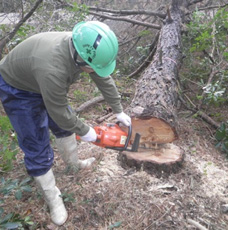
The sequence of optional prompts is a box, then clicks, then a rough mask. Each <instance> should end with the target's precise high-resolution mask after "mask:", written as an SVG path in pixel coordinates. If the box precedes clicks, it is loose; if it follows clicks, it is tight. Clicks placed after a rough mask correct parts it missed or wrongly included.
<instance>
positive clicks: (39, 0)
mask: <svg viewBox="0 0 228 230" xmlns="http://www.w3.org/2000/svg"><path fill="white" fill-rule="evenodd" d="M42 2H43V0H37V1H36V2H35V5H34V6H33V8H31V10H30V11H29V12H28V13H27V14H26V15H25V16H24V17H23V18H22V19H21V20H20V21H19V22H18V23H17V24H16V25H15V27H14V29H13V30H12V31H11V32H10V33H8V34H7V35H6V36H5V37H4V38H3V39H2V40H1V41H0V59H2V50H3V49H4V47H5V45H6V44H7V42H9V41H10V40H11V39H12V38H13V37H14V35H15V34H16V33H17V31H18V30H19V28H20V27H21V26H22V25H23V23H24V22H26V21H27V20H28V19H29V18H30V17H31V16H32V15H33V13H34V12H35V11H36V9H37V8H38V7H39V5H40V4H41V3H42Z"/></svg>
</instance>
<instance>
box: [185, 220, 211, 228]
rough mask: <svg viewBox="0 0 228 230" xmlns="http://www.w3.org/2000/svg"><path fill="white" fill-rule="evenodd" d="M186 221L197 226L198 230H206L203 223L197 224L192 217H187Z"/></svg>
mask: <svg viewBox="0 0 228 230" xmlns="http://www.w3.org/2000/svg"><path fill="white" fill-rule="evenodd" d="M187 222H188V223H189V224H192V225H194V226H195V227H196V228H198V229H199V230H208V229H207V228H205V227H204V226H203V225H201V224H199V223H198V222H196V221H194V220H192V219H187Z"/></svg>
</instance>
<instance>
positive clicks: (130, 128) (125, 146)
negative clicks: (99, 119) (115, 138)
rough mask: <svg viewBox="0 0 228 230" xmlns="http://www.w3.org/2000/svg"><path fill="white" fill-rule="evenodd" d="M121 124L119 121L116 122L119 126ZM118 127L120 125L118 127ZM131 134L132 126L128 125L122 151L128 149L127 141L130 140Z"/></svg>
mask: <svg viewBox="0 0 228 230" xmlns="http://www.w3.org/2000/svg"><path fill="white" fill-rule="evenodd" d="M120 123H121V122H120V121H117V122H116V124H117V125H119V124H120ZM119 126H120V125H119ZM131 134H132V126H131V125H129V126H128V135H127V139H126V142H125V145H124V147H123V150H125V149H127V147H128V144H129V141H130V139H131Z"/></svg>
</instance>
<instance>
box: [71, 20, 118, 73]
mask: <svg viewBox="0 0 228 230" xmlns="http://www.w3.org/2000/svg"><path fill="white" fill-rule="evenodd" d="M72 40H73V44H74V47H75V49H76V51H77V52H78V54H79V55H80V57H81V58H82V59H83V60H84V61H85V62H86V63H87V64H88V65H90V66H91V67H92V68H93V70H94V71H95V72H96V73H97V74H98V75H99V76H101V77H107V76H109V75H110V74H111V73H112V72H113V71H114V69H115V67H116V55H117V53H118V41H117V38H116V35H115V34H114V33H113V31H112V30H111V29H110V28H109V26H107V25H106V24H104V23H102V22H99V21H87V22H80V23H78V24H76V25H75V27H74V29H73V34H72Z"/></svg>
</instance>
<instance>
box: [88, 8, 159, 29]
mask: <svg viewBox="0 0 228 230" xmlns="http://www.w3.org/2000/svg"><path fill="white" fill-rule="evenodd" d="M89 13H90V14H92V15H95V16H98V17H101V18H104V19H110V20H114V21H125V22H129V23H132V24H136V25H141V26H146V27H149V28H153V29H157V30H160V29H161V26H160V25H157V24H151V23H148V22H141V21H138V20H134V19H130V18H125V17H113V16H109V15H104V14H99V13H95V12H89Z"/></svg>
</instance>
